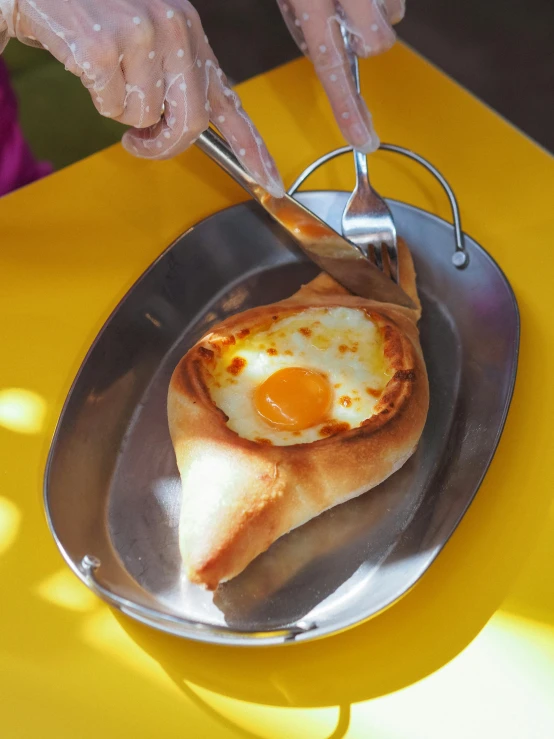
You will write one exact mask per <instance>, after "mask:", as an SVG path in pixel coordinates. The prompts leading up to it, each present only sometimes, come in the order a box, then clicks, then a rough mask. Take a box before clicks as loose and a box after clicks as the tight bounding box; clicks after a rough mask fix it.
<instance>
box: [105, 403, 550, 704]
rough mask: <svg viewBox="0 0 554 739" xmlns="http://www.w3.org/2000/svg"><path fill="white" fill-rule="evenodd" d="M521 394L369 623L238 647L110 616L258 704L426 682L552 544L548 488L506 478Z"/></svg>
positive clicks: (528, 588)
mask: <svg viewBox="0 0 554 739" xmlns="http://www.w3.org/2000/svg"><path fill="white" fill-rule="evenodd" d="M524 395H525V392H522V393H520V394H519V395H518V394H517V393H516V397H515V399H514V407H513V409H512V414H511V416H510V419H509V421H508V424H507V427H506V431H505V437H504V439H503V442H502V443H501V445H500V447H499V449H498V452H497V455H496V458H495V461H494V463H493V465H492V467H491V469H490V471H489V474H488V475H487V478H486V480H485V482H484V483H483V486H482V488H481V490H480V492H479V493H478V495H477V498H476V499H475V502H474V503H473V505H472V506H471V508H470V509H469V511H468V513H467V514H466V516H465V518H464V520H463V521H462V523H461V524H460V526H459V528H458V530H457V531H456V533H455V534H454V536H453V537H452V539H451V540H450V542H449V543H448V544H447V546H446V548H445V549H444V551H443V552H442V553H441V555H440V556H439V557H438V559H437V560H436V561H435V562H434V564H433V565H432V566H431V568H430V569H429V571H428V572H427V573H426V574H425V575H424V576H423V578H422V579H421V580H420V582H419V583H418V584H417V585H416V587H414V588H413V590H412V591H411V592H410V593H408V594H407V595H406V596H405V597H404V598H403V599H402V600H401V601H399V602H398V603H396V604H395V605H394V606H392V607H391V608H390V609H388V610H387V611H386V612H384V613H382V614H381V615H379V616H377V617H375V618H374V619H373V620H371V621H369V622H367V623H365V624H362V625H360V626H358V627H356V628H353V629H351V630H349V631H346V632H344V633H342V634H338V635H336V636H333V637H329V638H327V639H323V640H321V641H314V642H310V643H304V644H302V643H299V644H292V645H290V646H285V647H265V648H263V647H260V648H249V649H240V650H239V649H237V648H235V647H219V646H215V645H210V644H201V643H195V642H189V641H185V640H180V639H178V638H175V637H172V636H169V635H166V634H162V633H158V632H155V631H153V630H150V629H148V628H147V627H145V626H142V625H139V624H137V623H135V622H133V621H131V620H130V619H128V618H126V617H124V616H122V615H120V614H116V618H117V619H118V621H119V622H120V624H121V626H122V627H123V628H124V629H125V631H126V632H127V633H128V634H129V635H130V636H131V638H132V639H134V641H135V642H136V643H137V644H138V645H139V646H140V647H141V648H143V649H144V650H145V651H146V652H147V653H148V654H149V655H150V656H151V657H152V658H154V659H155V660H157V661H158V662H159V664H160V665H161V666H162V667H163V669H164V670H165V671H166V672H167V674H168V675H169V676H170V677H171V679H172V680H173V681H174V682H175V684H176V685H177V686H178V687H180V688H181V689H182V690H183V691H185V692H186V693H187V694H188V692H189V691H190V687H189V686H188V685H187V683H190V684H192V685H197V686H201V687H203V688H206V689H208V690H210V691H213V692H216V693H220V694H222V695H225V696H229V697H232V698H237V699H239V700H244V701H250V702H254V703H261V704H269V705H277V706H295V707H316V706H319V707H321V706H337V705H339V706H341V705H342V706H344V705H348V704H350V703H355V702H359V701H366V700H369V699H372V698H376V697H378V696H381V695H385V694H388V693H392V692H394V691H397V690H400V689H401V688H404V687H407V686H409V685H411V684H413V683H415V682H417V681H418V680H421V679H423V678H424V677H426V676H427V675H429V674H431V673H432V672H434V671H436V670H438V669H440V668H441V667H442V666H443V665H445V664H446V663H448V662H449V661H450V660H452V659H453V658H454V657H456V655H458V654H459V653H460V652H461V651H462V650H463V649H464V648H465V647H466V646H467V645H468V644H469V643H470V642H471V641H472V640H473V639H474V638H475V636H476V635H477V634H478V633H479V632H480V631H481V629H482V628H483V627H484V626H485V624H486V623H487V621H488V620H489V619H490V618H491V616H492V615H493V614H494V613H495V611H497V610H498V609H499V607H500V606H501V604H502V602H503V600H504V599H505V597H506V595H507V593H508V591H509V590H510V589H511V588H512V586H513V584H514V582H515V581H516V578H517V576H518V574H519V572H520V571H521V567H522V565H523V564H524V562H525V560H526V558H527V557H528V555H529V553H530V552H531V551H532V549H533V546H534V545H535V544H536V542H537V541H540V542H545V544H544V546H545V547H546V548H547V549H548V551H550V550H551V549H552V541H554V536H552V535H553V534H554V520H553V518H552V516H551V515H550V516H549V514H548V512H549V510H550V508H551V498H552V492H551V490H549V489H548V486H545V488H544V489H541V490H534V491H533V499H532V502H531V499H530V497H527V498H526V497H525V496H523V495H521V492H520V490H519V489H518V486H517V485H511V486H505V487H504V486H503V485H502V475H503V469H504V467H505V466H507V457H508V455H509V454H510V451H509V450H510V447H511V444H510V443H509V438H510V437H511V436H513V435H514V434H517V417H518V414H519V413H520V412H522V411H523V410H524V409H523V407H522V406H523V404H524V402H525V398H524ZM541 532H542V533H541ZM539 534H540V536H539ZM540 551H542V555H543V558H542V559H541V561H540V563H539V564H540V565H541V570H539V571H537V572H533V576H532V577H531V578H530V579H529V578H528V577H527V572H526V578H525V583H527V584H526V585H525V586H524V589H523V591H522V592H523V598H522V601H523V604H524V607H525V611H526V613H528V614H532V613H533V612H538V609H542V610H541V613H542V617H543V619H547V620H548V622H549V623H551V624H553V625H554V608H553V607H552V606H553V605H554V603H553V599H552V597H551V595H549V596H548V598H547V597H546V596H545V592H546V590H545V588H546V585H545V583H548V581H549V578H548V576H547V575H548V573H547V572H546V568H548V567H549V566H550V562H551V558H550V559H549V560H548V559H544V554H545V552H546V550H543V549H541V550H540ZM539 555H540V552H539ZM516 594H517V589H516ZM515 602H516V601H515V600H514V603H515ZM508 607H509V608H510V610H512V608H511V607H510V606H508ZM522 608H523V605H522V604H521V603H520V604H519V609H520V611H521V610H522Z"/></svg>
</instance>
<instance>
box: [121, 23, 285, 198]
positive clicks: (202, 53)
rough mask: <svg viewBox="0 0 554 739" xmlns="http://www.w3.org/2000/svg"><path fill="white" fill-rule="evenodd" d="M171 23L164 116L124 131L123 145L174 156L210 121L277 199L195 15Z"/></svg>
mask: <svg viewBox="0 0 554 739" xmlns="http://www.w3.org/2000/svg"><path fill="white" fill-rule="evenodd" d="M172 18H173V19H175V23H174V24H173V29H172V33H173V34H174V41H175V42H176V43H175V44H171V43H168V44H167V47H166V53H165V55H164V80H163V86H164V115H163V117H162V119H161V120H160V121H158V122H157V123H156V124H155V125H153V126H150V127H148V128H145V129H143V130H137V128H135V129H133V130H131V131H128V132H127V133H126V134H125V135H124V137H123V145H124V146H125V148H126V149H128V150H129V151H131V152H132V153H133V154H135V155H138V156H143V157H149V158H156V159H164V158H168V157H171V156H175V155H176V154H179V153H181V152H182V151H184V150H185V149H187V148H188V147H189V146H190V145H191V144H192V143H194V141H195V140H196V139H197V138H198V136H199V135H200V134H201V133H202V132H203V131H205V130H206V128H207V127H208V125H209V122H210V119H211V120H212V121H213V122H214V124H215V125H216V126H217V127H218V128H219V129H220V130H221V132H222V133H223V135H224V136H225V137H226V138H227V140H228V141H229V144H230V146H231V148H232V149H233V151H234V153H235V155H236V156H237V157H238V159H239V160H240V161H241V162H242V163H243V165H244V166H245V168H246V169H247V170H248V171H249V172H250V173H251V175H252V176H253V177H254V178H255V179H256V181H257V182H259V183H260V184H261V185H262V186H263V187H264V188H265V189H267V190H268V191H269V192H271V193H272V194H273V195H276V196H277V197H280V196H282V195H283V194H284V188H283V184H282V182H281V179H280V176H279V174H278V172H277V168H276V166H275V163H274V162H273V159H272V158H271V156H270V155H269V152H268V151H267V149H266V147H265V145H264V143H263V141H262V139H261V138H260V136H259V134H258V132H257V130H256V128H255V127H254V124H253V123H252V121H251V120H250V119H249V117H248V116H247V115H246V113H245V111H244V110H243V108H242V105H241V102H240V99H239V98H238V96H237V95H236V94H235V93H234V92H233V91H232V90H231V89H230V88H229V86H228V85H227V83H226V79H225V75H224V74H223V72H222V70H221V69H220V68H219V66H218V63H217V59H216V58H215V56H214V54H213V51H212V49H211V47H210V46H209V43H208V40H207V38H206V36H205V35H204V31H203V29H202V26H201V24H200V19H199V17H198V15H197V14H196V12H195V11H194V12H191V13H187V15H186V16H178V15H177V14H174V15H173V16H172ZM184 40H186V43H185V42H184ZM168 41H169V39H168Z"/></svg>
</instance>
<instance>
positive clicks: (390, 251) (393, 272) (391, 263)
mask: <svg viewBox="0 0 554 739" xmlns="http://www.w3.org/2000/svg"><path fill="white" fill-rule="evenodd" d="M383 247H384V248H385V251H386V253H387V262H388V267H389V276H390V278H391V279H392V280H394V281H395V282H396V283H398V277H399V275H398V249H397V247H396V245H395V244H382V245H381V248H383Z"/></svg>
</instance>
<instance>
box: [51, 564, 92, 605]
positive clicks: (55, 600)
mask: <svg viewBox="0 0 554 739" xmlns="http://www.w3.org/2000/svg"><path fill="white" fill-rule="evenodd" d="M37 593H38V595H39V596H40V597H41V598H43V600H46V601H48V602H49V603H52V604H53V605H55V606H60V607H61V608H68V609H69V610H71V611H81V612H86V611H92V610H94V608H96V607H97V606H99V605H100V601H99V600H98V598H97V597H96V596H95V595H94V594H93V593H91V592H90V590H88V588H86V587H85V585H83V583H81V582H79V580H78V579H77V577H76V576H75V575H74V574H73V573H72V572H71V571H70V570H69V569H67V568H64V569H62V570H59V571H58V572H55V573H54V574H53V575H51V576H50V577H48V578H47V579H46V580H43V581H42V582H41V583H40V584H39V586H38V587H37Z"/></svg>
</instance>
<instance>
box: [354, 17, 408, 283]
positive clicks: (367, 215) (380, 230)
mask: <svg viewBox="0 0 554 739" xmlns="http://www.w3.org/2000/svg"><path fill="white" fill-rule="evenodd" d="M343 38H344V43H345V45H346V53H347V56H348V61H349V62H350V68H351V70H352V76H353V77H354V82H355V84H356V89H357V91H358V92H360V73H359V69H358V57H357V56H356V54H355V53H354V51H353V49H352V47H351V45H350V41H349V39H348V34H347V32H346V30H345V29H344V28H343ZM353 153H354V164H355V168H356V186H355V188H354V191H353V193H352V195H351V196H350V198H349V199H348V202H347V203H346V207H345V209H344V212H343V214H342V235H343V236H344V238H345V239H348V241H351V242H352V243H353V244H355V245H356V246H357V247H358V248H360V249H361V250H362V252H363V253H364V254H365V255H366V256H367V257H368V259H371V261H372V262H373V263H374V264H375V265H376V266H377V267H379V269H380V270H382V271H383V272H385V273H387V274H388V275H389V277H391V279H392V280H394V281H395V282H398V279H399V274H398V273H399V269H398V250H397V247H396V228H395V225H394V221H393V219H392V214H391V212H390V209H389V207H388V205H387V204H386V203H385V201H384V200H383V198H382V197H381V196H380V195H378V194H377V193H376V192H375V190H374V189H373V188H372V187H371V184H370V182H369V176H368V173H367V157H366V155H365V154H363V153H362V152H361V151H356V149H354V150H353ZM385 255H386V256H385Z"/></svg>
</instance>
